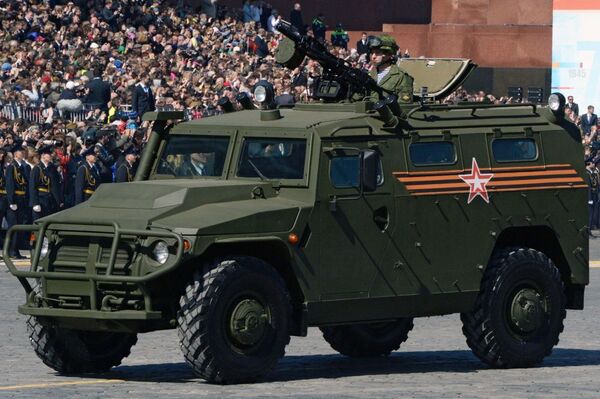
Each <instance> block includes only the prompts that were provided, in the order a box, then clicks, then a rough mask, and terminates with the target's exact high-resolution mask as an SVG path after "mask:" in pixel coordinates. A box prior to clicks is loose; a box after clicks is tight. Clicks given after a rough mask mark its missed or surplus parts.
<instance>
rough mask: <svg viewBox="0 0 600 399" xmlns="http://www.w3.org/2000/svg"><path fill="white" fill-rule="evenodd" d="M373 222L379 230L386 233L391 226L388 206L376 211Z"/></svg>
mask: <svg viewBox="0 0 600 399" xmlns="http://www.w3.org/2000/svg"><path fill="white" fill-rule="evenodd" d="M373 222H375V224H376V225H377V227H379V230H381V231H385V230H386V229H387V228H388V226H389V225H390V213H389V211H388V208H387V206H382V207H381V208H377V209H375V211H374V212H373Z"/></svg>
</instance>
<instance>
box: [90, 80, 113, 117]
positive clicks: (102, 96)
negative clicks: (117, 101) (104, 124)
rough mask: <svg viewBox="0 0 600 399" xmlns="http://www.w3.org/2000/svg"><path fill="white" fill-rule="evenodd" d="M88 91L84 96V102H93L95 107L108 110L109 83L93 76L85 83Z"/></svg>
mask: <svg viewBox="0 0 600 399" xmlns="http://www.w3.org/2000/svg"><path fill="white" fill-rule="evenodd" d="M87 88H88V89H89V93H88V95H87V96H86V98H85V102H86V104H93V105H94V106H95V107H96V108H100V109H101V110H103V111H108V102H109V101H110V83H108V82H105V81H103V80H102V79H100V78H94V79H92V80H90V81H89V82H88V84H87Z"/></svg>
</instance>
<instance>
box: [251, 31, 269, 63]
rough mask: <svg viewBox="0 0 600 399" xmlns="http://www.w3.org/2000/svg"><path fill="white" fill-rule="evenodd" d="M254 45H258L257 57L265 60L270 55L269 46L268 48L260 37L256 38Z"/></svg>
mask: <svg viewBox="0 0 600 399" xmlns="http://www.w3.org/2000/svg"><path fill="white" fill-rule="evenodd" d="M254 43H255V44H256V55H258V56H259V57H260V58H264V57H266V56H267V55H269V46H267V42H266V41H265V39H263V38H262V37H260V36H256V37H255V38H254Z"/></svg>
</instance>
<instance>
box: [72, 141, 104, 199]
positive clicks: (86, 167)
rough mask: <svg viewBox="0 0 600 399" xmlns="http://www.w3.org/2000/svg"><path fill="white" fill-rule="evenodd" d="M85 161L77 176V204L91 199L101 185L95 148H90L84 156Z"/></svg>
mask: <svg viewBox="0 0 600 399" xmlns="http://www.w3.org/2000/svg"><path fill="white" fill-rule="evenodd" d="M82 155H83V156H84V157H85V161H84V162H83V163H82V164H81V166H79V169H77V175H76V176H75V204H80V203H82V202H84V201H87V200H88V199H90V197H91V196H92V195H93V194H94V192H96V189H97V188H98V185H99V184H100V174H99V173H98V169H97V168H96V151H95V146H91V147H89V148H88V149H87V150H85V151H84V153H83V154H82Z"/></svg>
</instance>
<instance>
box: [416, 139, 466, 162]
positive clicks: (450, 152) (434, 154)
mask: <svg viewBox="0 0 600 399" xmlns="http://www.w3.org/2000/svg"><path fill="white" fill-rule="evenodd" d="M408 149H409V152H410V160H411V161H412V163H413V165H416V166H426V165H449V164H453V163H455V162H456V150H455V149H454V144H452V143H451V142H448V141H433V142H428V143H412V144H411V145H410V146H409V147H408Z"/></svg>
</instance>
